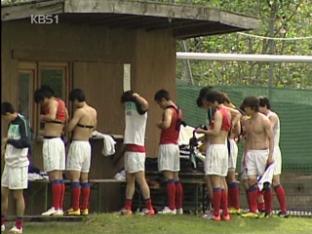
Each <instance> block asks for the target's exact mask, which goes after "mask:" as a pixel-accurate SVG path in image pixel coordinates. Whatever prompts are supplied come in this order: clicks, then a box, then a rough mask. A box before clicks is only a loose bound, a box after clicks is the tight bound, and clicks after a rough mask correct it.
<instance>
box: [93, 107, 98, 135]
mask: <svg viewBox="0 0 312 234" xmlns="http://www.w3.org/2000/svg"><path fill="white" fill-rule="evenodd" d="M94 111H95V117H94V118H95V120H94V127H93V128H92V131H94V130H95V129H96V127H97V123H98V121H97V111H96V110H95V109H94Z"/></svg>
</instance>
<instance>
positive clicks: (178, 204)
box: [175, 181, 183, 209]
mask: <svg viewBox="0 0 312 234" xmlns="http://www.w3.org/2000/svg"><path fill="white" fill-rule="evenodd" d="M175 187H176V203H175V204H176V208H177V209H180V208H182V207H183V187H182V184H181V182H180V181H176V182H175Z"/></svg>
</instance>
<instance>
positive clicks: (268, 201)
mask: <svg viewBox="0 0 312 234" xmlns="http://www.w3.org/2000/svg"><path fill="white" fill-rule="evenodd" d="M263 197H264V207H265V212H266V213H268V214H270V213H271V212H272V190H271V187H268V188H265V190H264V193H263Z"/></svg>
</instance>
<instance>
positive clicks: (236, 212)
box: [229, 207, 241, 215]
mask: <svg viewBox="0 0 312 234" xmlns="http://www.w3.org/2000/svg"><path fill="white" fill-rule="evenodd" d="M229 213H230V214H237V215H239V214H240V213H241V209H239V208H238V209H236V208H233V207H231V208H229Z"/></svg>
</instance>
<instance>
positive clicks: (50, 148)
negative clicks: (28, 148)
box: [42, 137, 65, 172]
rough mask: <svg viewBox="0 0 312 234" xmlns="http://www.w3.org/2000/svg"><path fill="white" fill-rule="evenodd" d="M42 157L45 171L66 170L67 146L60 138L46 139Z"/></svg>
mask: <svg viewBox="0 0 312 234" xmlns="http://www.w3.org/2000/svg"><path fill="white" fill-rule="evenodd" d="M42 155H43V169H44V171H46V172H50V171H63V170H65V145H64V142H63V141H62V139H61V138H60V137H57V138H52V139H44V140H43V147H42Z"/></svg>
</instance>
